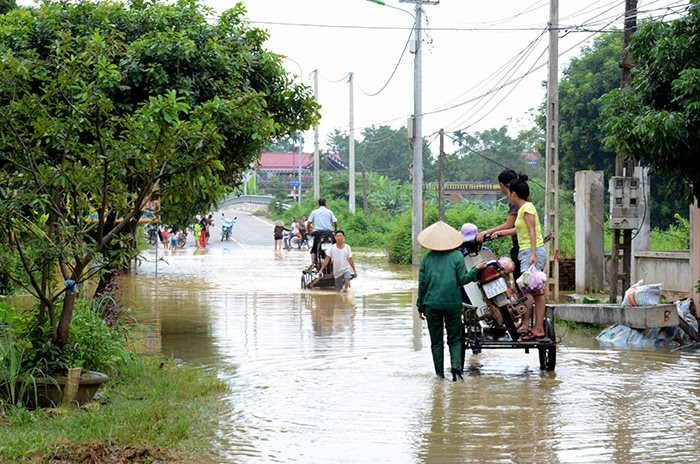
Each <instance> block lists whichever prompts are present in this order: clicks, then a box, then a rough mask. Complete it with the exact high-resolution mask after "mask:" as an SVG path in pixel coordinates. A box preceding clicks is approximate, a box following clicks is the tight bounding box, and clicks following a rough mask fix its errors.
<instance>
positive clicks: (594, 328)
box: [554, 317, 609, 336]
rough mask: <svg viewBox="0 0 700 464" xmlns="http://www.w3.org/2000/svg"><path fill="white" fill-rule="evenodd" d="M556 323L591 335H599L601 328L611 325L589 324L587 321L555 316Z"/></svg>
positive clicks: (558, 325)
mask: <svg viewBox="0 0 700 464" xmlns="http://www.w3.org/2000/svg"><path fill="white" fill-rule="evenodd" d="M554 323H555V324H556V325H557V327H566V328H567V329H571V330H574V331H576V332H578V333H581V334H583V335H591V336H596V335H598V334H599V333H600V332H601V330H603V329H605V328H606V327H608V326H609V324H588V323H587V322H574V321H565V320H563V319H559V318H558V317H555V318H554Z"/></svg>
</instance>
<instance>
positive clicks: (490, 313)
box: [461, 235, 557, 371]
mask: <svg viewBox="0 0 700 464" xmlns="http://www.w3.org/2000/svg"><path fill="white" fill-rule="evenodd" d="M489 239H490V236H489V235H487V236H486V237H485V241H488V240H489ZM461 251H462V254H464V262H465V264H466V266H467V269H471V268H473V267H474V266H476V264H477V263H479V262H482V261H485V262H486V265H485V267H484V268H483V269H482V270H481V271H480V272H479V275H478V278H477V281H476V282H470V283H468V284H467V285H465V286H464V287H463V292H462V307H463V314H462V322H463V328H464V330H463V335H462V360H464V354H465V353H466V350H467V349H471V350H472V352H473V353H474V354H477V353H479V352H481V350H482V349H524V350H525V352H526V353H529V352H530V350H531V349H536V350H537V352H538V354H539V362H540V370H546V371H553V370H554V368H555V365H556V359H557V342H556V338H555V336H556V334H555V331H554V323H553V321H552V320H551V318H548V317H545V320H544V329H545V337H543V338H540V339H537V340H532V341H525V340H522V339H521V337H520V334H518V330H517V328H516V324H517V323H518V322H520V320H521V319H522V318H523V314H524V313H525V309H526V306H525V304H526V300H527V299H526V297H525V296H523V294H522V293H521V292H520V289H519V288H518V286H517V284H516V282H515V280H514V279H513V274H512V272H509V270H508V269H505V268H504V266H503V264H502V263H501V262H499V260H498V259H497V257H496V255H495V254H494V253H493V252H492V251H491V250H488V249H487V248H485V247H483V245H482V243H480V242H477V241H476V240H470V241H466V242H464V244H463V245H462V248H461ZM533 314H534V311H533Z"/></svg>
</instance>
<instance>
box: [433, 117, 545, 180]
mask: <svg viewBox="0 0 700 464" xmlns="http://www.w3.org/2000/svg"><path fill="white" fill-rule="evenodd" d="M455 135H456V140H455V141H456V142H457V145H458V146H459V147H460V148H459V149H458V150H457V153H455V154H454V155H453V156H448V157H447V159H446V168H445V173H446V174H445V179H446V180H447V181H475V182H493V183H496V182H497V178H498V174H499V173H500V172H501V171H502V170H503V169H504V167H507V168H509V169H513V170H515V171H518V172H524V173H527V174H528V176H529V177H531V178H534V177H541V176H542V174H541V172H542V165H543V163H542V162H541V161H540V162H539V163H538V164H536V165H529V164H528V163H527V161H526V160H525V159H524V158H523V156H522V154H523V152H524V151H534V150H535V148H536V145H537V141H538V140H541V138H542V135H541V133H540V132H539V131H538V130H537V129H535V128H533V129H530V130H526V131H522V132H520V134H519V135H518V136H516V137H515V138H512V137H510V136H509V135H508V127H507V126H502V127H500V128H497V129H496V128H493V129H488V130H485V131H482V132H476V133H474V134H473V135H470V134H467V133H463V132H457V133H456V134H455Z"/></svg>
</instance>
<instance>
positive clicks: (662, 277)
mask: <svg viewBox="0 0 700 464" xmlns="http://www.w3.org/2000/svg"><path fill="white" fill-rule="evenodd" d="M633 260H634V264H633V266H632V269H634V273H633V274H632V283H635V282H637V281H638V280H642V279H643V280H644V283H646V284H657V283H660V284H663V290H664V291H666V292H669V293H674V294H684V295H689V294H690V290H691V287H692V276H691V272H690V252H689V251H636V252H635V255H634V257H633ZM609 266H610V252H606V253H605V270H606V274H607V269H608V268H609ZM620 267H622V255H620ZM620 271H622V269H620ZM605 280H606V282H607V276H606V279H605Z"/></svg>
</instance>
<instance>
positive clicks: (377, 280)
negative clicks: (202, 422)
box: [122, 246, 700, 463]
mask: <svg viewBox="0 0 700 464" xmlns="http://www.w3.org/2000/svg"><path fill="white" fill-rule="evenodd" d="M307 261H308V254H307V253H294V252H283V253H278V254H275V253H274V252H273V251H272V250H269V249H267V248H265V249H262V248H254V247H248V248H245V249H243V248H240V247H239V248H236V247H233V246H227V248H223V249H216V248H212V249H211V250H209V251H208V252H207V253H206V254H201V253H200V254H198V255H195V254H193V253H184V252H183V253H181V254H179V255H177V256H168V263H167V264H163V265H162V266H161V267H159V277H158V279H155V278H154V276H153V270H152V269H150V268H148V267H147V266H146V265H144V266H142V267H141V268H140V269H139V275H137V276H127V277H125V278H124V279H123V280H122V288H123V290H124V296H123V300H124V301H125V302H127V303H129V304H131V305H133V306H134V307H135V308H137V311H136V314H137V315H138V317H139V320H142V321H144V322H146V323H152V324H153V326H154V327H157V328H159V331H160V332H162V350H163V352H164V353H166V354H172V355H175V356H177V357H181V358H183V359H187V360H190V361H194V362H198V363H201V364H203V365H206V366H209V367H210V368H211V369H215V370H216V372H217V373H218V374H219V375H220V377H221V378H223V379H224V380H225V381H226V382H228V383H229V384H230V385H231V394H230V396H229V397H227V398H225V399H224V402H225V405H226V407H225V409H224V411H223V413H222V416H221V417H220V420H219V423H218V424H217V425H216V427H215V430H214V431H213V436H214V445H215V446H214V447H213V450H212V453H213V456H212V458H211V459H212V461H215V462H220V461H227V462H241V463H243V462H251V463H257V462H289V461H297V462H305V463H306V462H310V463H315V462H323V463H325V462H352V463H366V462H389V463H391V462H396V463H407V462H427V463H451V462H455V463H457V462H484V463H487V462H488V463H491V462H548V463H559V462H561V463H564V462H586V463H588V462H619V463H623V462H624V463H627V462H700V452H699V451H698V450H699V449H700V442H699V440H700V434H698V433H697V430H698V426H700V414H698V412H699V411H700V363H699V362H698V361H700V356H699V355H698V354H697V353H670V352H666V351H649V350H617V349H613V348H607V347H601V346H599V345H598V344H597V343H596V342H595V340H594V339H592V338H591V337H584V336H581V335H577V334H574V333H565V334H563V336H564V341H565V343H564V344H563V345H562V346H561V347H560V349H559V353H558V364H557V369H556V371H555V372H553V373H542V372H540V371H539V369H538V360H537V353H534V352H533V353H530V354H525V353H524V352H522V351H514V350H502V351H498V350H491V351H484V352H483V353H482V354H481V355H479V356H469V355H468V359H467V361H466V375H465V381H464V382H463V383H459V382H458V383H452V382H449V381H440V380H436V379H435V378H434V375H433V373H432V367H431V357H430V350H429V346H430V344H429V342H428V339H427V337H428V334H427V330H426V327H425V324H424V322H423V321H421V320H420V319H418V318H417V313H416V311H415V306H414V301H415V280H413V279H412V274H411V273H410V271H409V270H407V269H405V268H404V269H402V268H393V267H389V266H386V265H383V264H380V263H379V262H377V263H375V264H371V265H369V264H366V263H365V262H364V260H363V259H362V257H361V255H359V254H358V257H357V258H356V261H357V262H358V265H359V269H358V270H359V272H360V276H361V278H360V279H357V280H356V281H353V287H352V289H351V291H350V292H347V293H335V292H333V291H302V290H301V289H300V288H299V277H300V274H299V269H300V268H301V267H303V266H304V265H305V264H306V262H307ZM363 265H364V267H363ZM562 333H563V331H562Z"/></svg>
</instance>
